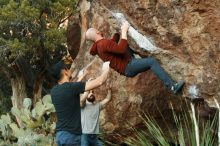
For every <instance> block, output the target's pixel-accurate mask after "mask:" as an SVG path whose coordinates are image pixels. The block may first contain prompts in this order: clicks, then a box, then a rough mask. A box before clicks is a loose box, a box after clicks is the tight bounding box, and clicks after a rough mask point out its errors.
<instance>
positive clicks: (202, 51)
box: [75, 0, 220, 140]
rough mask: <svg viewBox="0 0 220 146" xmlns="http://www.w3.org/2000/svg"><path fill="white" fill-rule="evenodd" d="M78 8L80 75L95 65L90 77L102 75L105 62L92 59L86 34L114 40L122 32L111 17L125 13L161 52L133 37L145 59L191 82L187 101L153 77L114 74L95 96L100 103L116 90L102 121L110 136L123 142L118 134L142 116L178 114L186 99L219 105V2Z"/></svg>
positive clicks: (84, 4) (103, 0)
mask: <svg viewBox="0 0 220 146" xmlns="http://www.w3.org/2000/svg"><path fill="white" fill-rule="evenodd" d="M79 6H80V18H79V19H80V21H79V23H80V26H81V34H82V35H81V49H80V51H79V54H78V56H77V58H76V60H75V69H76V71H78V70H80V69H82V68H83V67H84V66H86V65H88V64H91V66H90V67H89V68H88V70H89V73H90V74H89V76H97V74H99V72H100V68H101V64H102V61H101V60H100V59H98V58H97V59H95V58H94V57H92V56H91V55H89V52H88V49H89V46H90V45H91V43H90V42H85V40H84V37H83V36H84V35H83V33H85V31H86V29H87V28H89V27H95V28H97V29H99V30H100V31H102V32H103V33H104V35H105V37H111V36H112V34H113V33H114V32H116V31H118V30H120V26H119V23H118V22H119V21H118V20H117V19H115V17H114V16H113V15H112V14H115V13H122V14H123V15H124V17H125V19H126V20H127V21H128V22H129V23H130V24H131V25H132V27H133V28H134V29H135V30H137V31H138V32H139V33H140V34H142V35H144V36H145V37H146V38H147V39H148V40H150V42H151V43H152V44H153V45H154V46H155V47H156V48H157V49H156V51H149V50H148V49H147V48H140V47H139V46H138V45H137V44H136V43H135V41H134V40H133V38H132V37H129V43H130V45H131V46H132V47H133V48H134V49H135V50H136V51H138V52H140V53H141V54H142V55H144V56H147V55H148V56H153V57H155V58H156V59H157V60H158V61H159V62H160V63H161V65H162V66H163V67H164V68H165V70H166V71H167V72H168V73H169V74H170V76H172V78H173V79H174V80H181V79H183V80H185V81H186V86H185V87H184V90H183V95H182V96H181V97H180V96H179V98H177V97H173V96H172V95H171V94H170V93H169V91H168V90H167V89H165V87H164V86H163V85H162V83H161V81H159V80H158V79H157V78H156V77H155V76H154V75H153V74H152V73H151V72H150V71H148V72H145V73H142V74H139V75H138V76H136V77H134V78H125V77H123V76H120V75H119V74H118V73H116V72H115V71H113V70H112V71H111V75H110V77H109V79H108V83H107V85H105V86H103V87H101V88H99V89H97V90H96V94H97V96H98V98H99V99H102V98H103V97H105V96H106V94H107V92H106V90H107V88H109V87H110V88H111V90H112V102H111V103H110V104H109V105H108V106H107V107H106V109H105V110H104V111H103V112H102V116H101V125H102V129H103V131H104V132H105V133H111V134H112V137H111V138H114V137H115V138H116V137H117V140H121V137H118V136H116V135H115V134H116V133H118V132H119V133H120V134H125V135H126V132H127V129H129V128H128V126H127V124H126V123H127V122H128V123H131V125H132V126H136V125H138V124H140V121H141V120H140V118H138V116H137V111H146V112H148V113H150V114H151V115H153V116H155V117H156V116H158V115H159V113H158V112H157V108H159V109H160V110H161V112H162V113H163V112H164V113H166V111H167V110H169V108H170V106H169V103H170V102H172V103H173V104H174V106H175V104H176V105H178V106H176V108H178V107H179V99H184V98H186V97H202V98H204V99H205V100H206V101H208V102H209V103H210V105H214V104H213V103H214V102H213V99H214V98H216V99H217V100H218V101H220V85H219V83H220V82H219V81H220V63H219V61H220V55H219V52H220V27H219V26H220V11H219V10H220V1H219V0H210V1H205V0H130V1H125V0H117V1H115V0H93V1H87V0H81V1H80V2H79ZM79 41H80V40H79ZM147 50H148V51H147ZM94 59H95V60H94ZM87 78H88V77H87ZM189 91H192V92H193V93H194V94H195V96H192V95H190V94H189ZM165 116H166V115H165ZM129 127H130V126H129Z"/></svg>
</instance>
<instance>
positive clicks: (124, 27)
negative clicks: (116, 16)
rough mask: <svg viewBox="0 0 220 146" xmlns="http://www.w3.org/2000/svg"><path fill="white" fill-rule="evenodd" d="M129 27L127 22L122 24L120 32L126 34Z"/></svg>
mask: <svg viewBox="0 0 220 146" xmlns="http://www.w3.org/2000/svg"><path fill="white" fill-rule="evenodd" d="M129 27H130V24H129V23H128V21H125V22H123V24H122V26H121V31H122V32H127V31H128V28H129Z"/></svg>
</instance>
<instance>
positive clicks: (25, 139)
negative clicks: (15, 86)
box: [0, 95, 56, 146]
mask: <svg viewBox="0 0 220 146" xmlns="http://www.w3.org/2000/svg"><path fill="white" fill-rule="evenodd" d="M31 106H32V101H31V99H30V98H25V99H24V101H23V108H22V109H18V108H17V107H12V109H11V113H12V115H13V116H15V119H16V120H17V121H16V122H14V121H12V119H14V118H11V117H10V115H9V114H7V115H2V116H1V119H0V141H1V136H2V137H3V139H4V143H3V142H1V143H0V145H7V146H8V145H9V144H8V143H10V141H12V140H13V141H14V140H15V139H17V142H16V145H19V146H26V145H33V146H34V145H37V146H47V145H48V146H52V145H53V143H54V136H53V133H54V129H55V126H56V124H55V121H54V119H53V118H50V116H51V115H52V113H54V112H55V108H54V106H53V104H52V100H51V96H50V95H46V96H44V97H43V98H42V100H40V101H39V102H37V103H36V105H35V107H34V108H33V110H31ZM45 115H46V116H47V118H45Z"/></svg>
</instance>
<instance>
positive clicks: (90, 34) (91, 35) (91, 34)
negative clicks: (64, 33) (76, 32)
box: [85, 28, 102, 42]
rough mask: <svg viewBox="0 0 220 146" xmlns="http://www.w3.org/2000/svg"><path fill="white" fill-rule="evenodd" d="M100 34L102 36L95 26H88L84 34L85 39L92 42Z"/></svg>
mask: <svg viewBox="0 0 220 146" xmlns="http://www.w3.org/2000/svg"><path fill="white" fill-rule="evenodd" d="M100 36H102V35H101V33H100V32H99V31H98V30H97V29H95V28H89V29H88V30H87V31H86V34H85V37H86V40H89V41H93V42H95V41H96V40H97V38H98V37H100Z"/></svg>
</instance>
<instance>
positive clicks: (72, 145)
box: [56, 131, 81, 146]
mask: <svg viewBox="0 0 220 146" xmlns="http://www.w3.org/2000/svg"><path fill="white" fill-rule="evenodd" d="M80 138H81V135H78V134H72V133H69V132H67V131H59V132H57V133H56V143H57V146H80Z"/></svg>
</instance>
